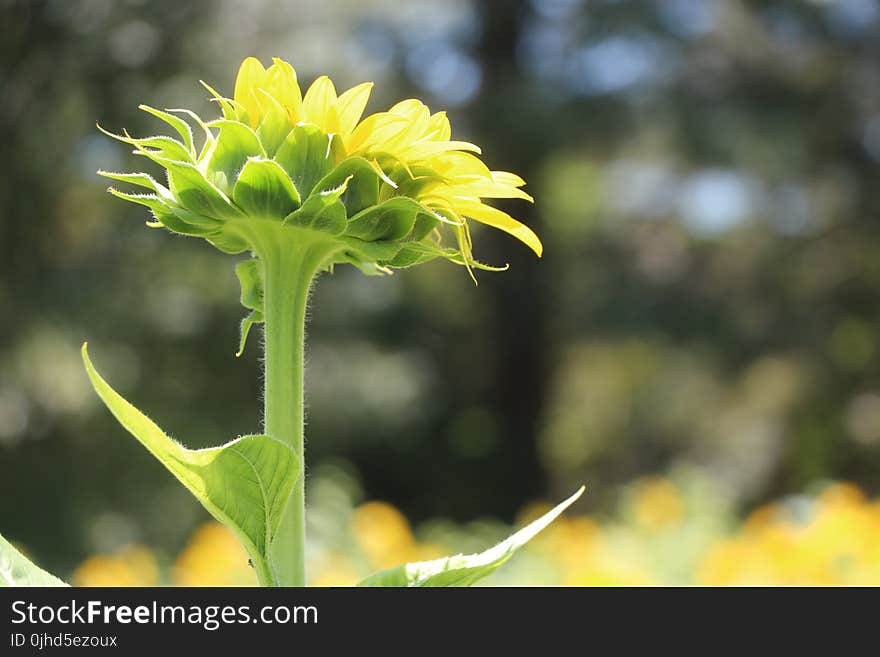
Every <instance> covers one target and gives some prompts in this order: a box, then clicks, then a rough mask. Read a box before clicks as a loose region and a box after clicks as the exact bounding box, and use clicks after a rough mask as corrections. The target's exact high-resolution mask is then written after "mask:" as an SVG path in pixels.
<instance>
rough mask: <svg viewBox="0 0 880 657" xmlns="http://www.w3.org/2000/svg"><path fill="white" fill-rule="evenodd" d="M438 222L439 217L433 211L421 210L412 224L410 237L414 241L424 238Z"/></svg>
mask: <svg viewBox="0 0 880 657" xmlns="http://www.w3.org/2000/svg"><path fill="white" fill-rule="evenodd" d="M439 223H440V219H439V217H438V216H437V215H435V214H434V213H433V212H432V213H431V214H428V213H426V212H423V213H422V214H420V215H419V216H417V217H416V223H415V224H414V225H413V229H412V234H411V235H410V239H412V241H414V242H418V241H420V240H423V239H425V238H426V237H427V236H428V235H430V234H431V231H432V230H434V229H435V228H436V227H437V225H438V224H439Z"/></svg>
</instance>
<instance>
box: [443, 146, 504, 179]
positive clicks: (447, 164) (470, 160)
mask: <svg viewBox="0 0 880 657" xmlns="http://www.w3.org/2000/svg"><path fill="white" fill-rule="evenodd" d="M431 168H433V169H434V170H435V171H436V172H437V173H439V174H440V175H442V176H447V177H450V178H454V177H458V176H477V177H480V178H488V179H490V180H491V179H492V172H491V171H489V167H487V166H486V165H485V164H483V161H482V160H481V159H480V158H478V157H476V156H475V155H471V154H470V153H465V152H464V151H448V152H445V153H440V154H438V155H435V156H434V157H432V158H431Z"/></svg>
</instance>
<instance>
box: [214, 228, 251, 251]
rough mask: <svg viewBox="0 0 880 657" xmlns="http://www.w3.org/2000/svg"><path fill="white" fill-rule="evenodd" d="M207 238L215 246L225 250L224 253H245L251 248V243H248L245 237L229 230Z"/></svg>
mask: <svg viewBox="0 0 880 657" xmlns="http://www.w3.org/2000/svg"><path fill="white" fill-rule="evenodd" d="M205 239H206V240H208V241H209V242H210V243H211V244H212V245H213V246H214V247H215V248H217V249H219V250H220V251H223V253H229V254H231V255H237V254H239V253H244V252H245V251H247V250H249V249H250V248H251V245H250V244H248V242H247V241H245V239H244V238H243V237H240V236H239V235H236V234H235V233H232V232H229V231H228V230H222V231H220V232H219V233H217V234H215V235H210V236H206V237H205Z"/></svg>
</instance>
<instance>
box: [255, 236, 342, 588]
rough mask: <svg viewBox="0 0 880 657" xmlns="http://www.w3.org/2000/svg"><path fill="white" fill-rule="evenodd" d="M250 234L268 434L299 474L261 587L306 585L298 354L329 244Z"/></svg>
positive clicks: (304, 238)
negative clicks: (257, 272)
mask: <svg viewBox="0 0 880 657" xmlns="http://www.w3.org/2000/svg"><path fill="white" fill-rule="evenodd" d="M259 233H260V234H259V235H253V242H252V243H253V244H254V245H255V247H256V252H257V255H258V256H259V257H260V260H261V261H262V263H263V286H264V287H263V310H264V319H265V343H264V367H265V389H264V418H263V423H264V427H263V430H264V432H265V433H266V435H268V436H272V437H273V438H277V439H279V440H282V441H284V442H285V443H287V444H288V445H290V446H291V448H293V450H294V452H295V453H296V455H297V456H298V457H299V460H300V463H301V464H302V472H303V475H302V476H300V478H299V481H297V483H296V485H295V486H294V488H293V492H292V493H291V496H290V499H289V500H288V503H287V508H286V509H285V512H284V515H283V517H282V519H281V523H280V525H279V527H278V532H277V533H276V535H275V539H274V540H273V542H272V544H271V545H270V546H269V563H270V564H271V569H272V579H271V581H268V582H267V581H263V580H264V578H263V577H261V578H260V580H261V584H263V585H273V584H274V585H277V586H305V584H306V569H305V536H306V531H305V492H304V479H305V458H304V456H305V452H304V441H303V419H304V416H303V356H304V343H305V321H306V304H307V302H308V295H309V289H310V288H311V285H312V281H313V280H314V278H315V276H316V274H317V273H318V271H319V270H320V269H321V268H322V267H323V266H324V265H325V264H326V261H327V258H328V255H329V254H330V252H331V250H332V246H331V245H329V244H328V243H327V242H324V241H322V240H318V239H314V238H313V237H312V235H313V234H311V235H310V234H308V233H305V234H304V233H303V232H302V231H297V230H295V229H286V228H282V227H281V226H277V228H275V227H274V226H273V227H271V228H269V227H266V228H265V229H261V230H260V231H259Z"/></svg>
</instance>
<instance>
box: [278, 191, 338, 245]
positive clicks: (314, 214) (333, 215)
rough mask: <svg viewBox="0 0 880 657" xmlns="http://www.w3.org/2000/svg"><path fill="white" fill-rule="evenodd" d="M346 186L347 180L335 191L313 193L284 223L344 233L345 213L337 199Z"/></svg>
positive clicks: (334, 233) (333, 233) (330, 232)
mask: <svg viewBox="0 0 880 657" xmlns="http://www.w3.org/2000/svg"><path fill="white" fill-rule="evenodd" d="M347 184H348V180H345V181H343V183H342V184H341V185H340V186H339V187H337V188H335V189H328V190H326V191H322V192H317V193H313V194H312V195H311V196H309V197H308V198H307V199H306V202H305V203H303V206H302V207H301V208H299V209H298V210H296V211H295V212H291V213H290V214H289V215H288V216H287V217H285V219H284V223H285V224H288V223H289V224H292V225H294V226H301V227H303V228H311V229H312V230H319V231H321V232H324V233H329V234H331V235H341V234H342V233H343V232H344V231H345V220H346V213H345V206H344V205H343V204H342V201H341V200H339V197H340V196H342V194H343V193H344V192H345V187H346V185H347Z"/></svg>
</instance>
